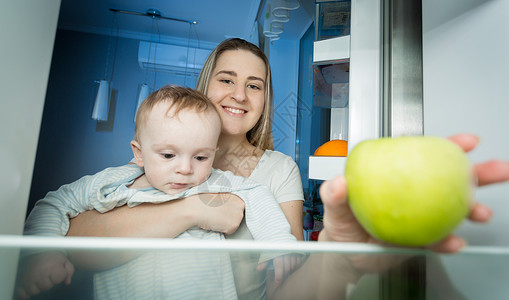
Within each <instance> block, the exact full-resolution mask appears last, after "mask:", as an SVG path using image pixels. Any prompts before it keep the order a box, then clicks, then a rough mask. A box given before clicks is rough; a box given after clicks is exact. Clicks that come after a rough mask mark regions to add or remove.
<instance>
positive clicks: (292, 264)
mask: <svg viewBox="0 0 509 300" xmlns="http://www.w3.org/2000/svg"><path fill="white" fill-rule="evenodd" d="M268 263H269V262H268V261H266V262H263V263H260V264H259V265H258V267H257V270H258V271H262V270H265V269H266V268H267V265H268ZM301 264H302V255H300V254H287V255H282V256H278V257H276V258H274V259H273V260H272V265H273V266H274V284H275V285H276V286H277V285H279V284H281V283H282V282H283V281H284V280H285V279H286V277H287V276H288V275H290V274H291V273H293V271H295V270H296V269H297V268H299V267H300V265H301Z"/></svg>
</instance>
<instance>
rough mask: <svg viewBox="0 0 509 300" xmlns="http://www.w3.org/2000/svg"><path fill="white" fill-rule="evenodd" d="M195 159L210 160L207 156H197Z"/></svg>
mask: <svg viewBox="0 0 509 300" xmlns="http://www.w3.org/2000/svg"><path fill="white" fill-rule="evenodd" d="M195 158H196V160H197V161H206V160H207V159H209V158H208V157H207V156H196V157H195Z"/></svg>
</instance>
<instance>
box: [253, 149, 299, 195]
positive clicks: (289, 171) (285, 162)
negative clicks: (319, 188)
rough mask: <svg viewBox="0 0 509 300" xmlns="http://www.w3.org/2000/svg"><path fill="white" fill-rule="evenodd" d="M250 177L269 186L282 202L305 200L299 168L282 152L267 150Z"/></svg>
mask: <svg viewBox="0 0 509 300" xmlns="http://www.w3.org/2000/svg"><path fill="white" fill-rule="evenodd" d="M249 179H252V180H254V181H256V182H259V183H261V184H264V185H266V186H268V187H269V188H270V190H271V191H272V194H273V195H274V197H275V198H276V200H277V202H278V203H280V204H281V203H283V202H287V201H294V200H302V201H304V194H303V192H302V181H301V179H300V172H299V168H298V167H297V164H296V163H295V162H294V161H293V159H292V158H291V157H289V156H288V155H285V154H283V153H281V152H278V151H272V150H265V152H264V153H263V155H262V157H261V158H260V161H259V162H258V164H257V165H256V167H255V169H254V170H253V172H252V173H251V175H250V176H249Z"/></svg>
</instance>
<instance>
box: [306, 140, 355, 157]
mask: <svg viewBox="0 0 509 300" xmlns="http://www.w3.org/2000/svg"><path fill="white" fill-rule="evenodd" d="M347 154H348V141H343V140H332V141H328V142H327V143H325V144H323V145H321V146H320V147H318V149H316V151H315V154H314V155H316V156H346V155H347Z"/></svg>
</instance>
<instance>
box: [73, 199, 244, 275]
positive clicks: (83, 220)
mask: <svg viewBox="0 0 509 300" xmlns="http://www.w3.org/2000/svg"><path fill="white" fill-rule="evenodd" d="M244 205H245V204H244V201H243V200H242V199H240V198H239V197H237V196H235V195H231V194H198V195H194V196H190V197H187V198H185V199H180V200H173V201H170V202H166V203H161V204H151V203H145V204H141V205H138V206H136V207H132V208H131V207H128V206H126V205H124V206H121V207H118V208H115V209H113V210H111V211H109V212H106V213H99V212H97V211H96V210H91V211H86V212H84V213H82V214H80V215H78V216H77V217H75V218H73V219H71V220H70V228H69V231H68V232H67V236H101V237H145V238H174V237H176V236H178V235H179V234H181V233H182V232H184V231H186V230H187V229H189V228H191V227H193V226H198V227H200V228H203V229H206V230H213V231H219V232H223V233H225V234H231V233H233V232H235V231H236V230H237V228H238V227H239V225H240V222H241V221H242V218H243V217H244ZM68 254H69V259H70V260H71V261H72V263H74V264H75V265H76V266H77V267H80V268H85V269H92V270H95V271H100V270H106V269H110V268H112V267H115V266H118V265H120V264H122V263H125V262H127V261H129V260H131V259H133V258H134V257H136V254H133V253H126V252H122V253H120V254H119V253H113V254H111V255H108V254H104V255H100V256H98V255H95V254H94V253H89V252H84V251H69V253H68Z"/></svg>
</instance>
